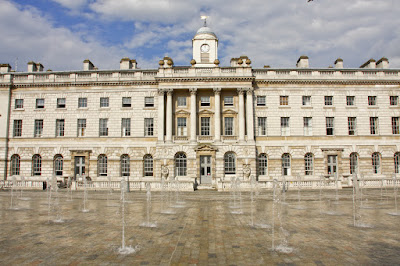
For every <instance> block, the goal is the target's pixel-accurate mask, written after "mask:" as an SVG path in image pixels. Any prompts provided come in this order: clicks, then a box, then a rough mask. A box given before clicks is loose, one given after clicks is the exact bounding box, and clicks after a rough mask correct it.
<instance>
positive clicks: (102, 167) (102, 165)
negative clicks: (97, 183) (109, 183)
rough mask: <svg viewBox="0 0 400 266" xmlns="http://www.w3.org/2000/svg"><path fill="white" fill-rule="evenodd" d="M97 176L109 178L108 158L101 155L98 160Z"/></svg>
mask: <svg viewBox="0 0 400 266" xmlns="http://www.w3.org/2000/svg"><path fill="white" fill-rule="evenodd" d="M97 175H98V176H107V156H105V155H104V154H100V155H99V157H98V158H97Z"/></svg>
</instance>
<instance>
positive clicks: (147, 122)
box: [144, 118, 154, 136]
mask: <svg viewBox="0 0 400 266" xmlns="http://www.w3.org/2000/svg"><path fill="white" fill-rule="evenodd" d="M144 135H145V136H153V135H154V122H153V118H145V119H144Z"/></svg>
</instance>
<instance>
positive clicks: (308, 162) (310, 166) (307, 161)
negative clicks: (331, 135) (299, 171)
mask: <svg viewBox="0 0 400 266" xmlns="http://www.w3.org/2000/svg"><path fill="white" fill-rule="evenodd" d="M304 170H305V172H304V174H305V175H313V173H314V157H313V155H312V153H307V154H306V155H304Z"/></svg>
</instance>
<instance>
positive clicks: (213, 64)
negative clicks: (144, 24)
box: [0, 26, 400, 186]
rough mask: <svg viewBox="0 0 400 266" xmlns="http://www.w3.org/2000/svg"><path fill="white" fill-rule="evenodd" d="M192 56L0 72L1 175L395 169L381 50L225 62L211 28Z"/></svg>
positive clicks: (393, 84)
mask: <svg viewBox="0 0 400 266" xmlns="http://www.w3.org/2000/svg"><path fill="white" fill-rule="evenodd" d="M192 42H193V59H192V60H191V61H190V64H191V66H175V65H174V63H173V60H172V59H171V58H169V57H165V58H163V59H162V60H160V62H159V68H158V69H139V68H137V62H136V61H135V60H131V59H129V58H123V59H121V61H120V69H119V70H99V69H97V68H96V67H95V66H94V65H93V63H92V62H90V61H89V60H85V61H84V62H83V70H82V71H51V70H49V71H43V66H42V65H41V64H40V63H35V62H29V63H28V71H27V72H14V71H12V70H11V67H10V66H9V65H8V64H3V65H1V69H0V70H1V71H0V72H1V73H0V98H1V102H2V103H3V104H2V106H0V115H1V116H0V122H1V125H0V137H1V153H0V160H1V164H0V170H1V174H2V175H3V177H2V178H3V179H8V178H10V176H14V175H15V176H23V177H25V178H26V179H46V178H47V177H51V176H57V177H59V178H64V179H66V178H68V177H72V178H76V176H82V175H85V176H87V177H89V178H90V179H91V180H109V179H111V180H120V179H121V177H122V176H126V177H129V179H130V180H148V181H157V180H161V178H166V179H178V180H185V181H192V182H195V181H196V182H197V183H199V184H200V185H206V186H210V185H212V186H215V185H216V184H217V183H218V182H219V181H228V180H230V179H231V178H232V177H235V178H236V177H239V178H240V179H244V180H246V179H248V178H249V177H251V176H254V177H256V179H257V180H258V181H259V182H262V181H268V180H272V179H282V178H287V179H290V178H300V179H304V180H307V179H310V180H311V179H318V178H320V177H321V176H326V177H329V176H337V177H338V178H340V179H344V178H346V177H347V176H349V175H351V174H354V173H357V174H362V175H364V176H367V177H371V178H372V177H373V178H377V179H382V178H392V177H393V175H394V174H399V171H400V169H399V156H400V138H399V137H400V134H399V117H400V104H399V95H400V76H399V73H400V70H399V69H391V68H389V61H388V59H386V58H382V59H380V60H378V61H375V60H373V59H371V60H369V61H368V62H366V63H365V64H363V65H362V66H360V68H356V69H348V68H344V67H343V60H342V59H338V60H336V62H335V64H334V67H329V68H318V69H314V68H310V67H309V59H308V57H306V56H301V57H300V58H299V60H298V61H297V64H296V67H294V68H287V69H281V68H279V69H276V68H271V67H269V66H265V67H264V68H262V69H256V68H253V67H252V66H251V60H250V59H249V58H247V57H246V56H240V57H238V58H232V60H231V65H230V66H228V67H222V66H220V62H219V60H218V38H217V36H216V35H215V33H214V32H212V31H211V29H210V28H208V27H207V26H204V27H202V28H200V29H199V30H198V31H197V33H196V34H195V36H194V38H193V40H192Z"/></svg>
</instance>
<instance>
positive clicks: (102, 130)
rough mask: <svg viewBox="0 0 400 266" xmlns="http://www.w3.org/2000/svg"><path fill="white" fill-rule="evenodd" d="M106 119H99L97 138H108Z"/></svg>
mask: <svg viewBox="0 0 400 266" xmlns="http://www.w3.org/2000/svg"><path fill="white" fill-rule="evenodd" d="M107 124H108V119H107V118H100V120H99V136H100V137H104V136H108V125H107Z"/></svg>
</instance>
